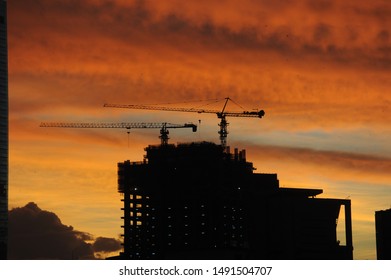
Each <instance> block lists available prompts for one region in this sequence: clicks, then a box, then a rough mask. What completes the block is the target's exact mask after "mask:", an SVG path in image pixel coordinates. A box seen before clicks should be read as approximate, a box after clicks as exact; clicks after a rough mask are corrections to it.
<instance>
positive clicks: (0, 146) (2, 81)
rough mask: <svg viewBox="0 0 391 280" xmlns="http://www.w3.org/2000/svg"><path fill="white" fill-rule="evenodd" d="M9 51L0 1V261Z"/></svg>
mask: <svg viewBox="0 0 391 280" xmlns="http://www.w3.org/2000/svg"><path fill="white" fill-rule="evenodd" d="M7 224H8V51H7V1H5V0H0V259H6V258H7V235H8V227H7Z"/></svg>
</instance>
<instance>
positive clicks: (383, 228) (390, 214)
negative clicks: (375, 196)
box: [375, 209, 391, 260]
mask: <svg viewBox="0 0 391 280" xmlns="http://www.w3.org/2000/svg"><path fill="white" fill-rule="evenodd" d="M375 226H376V254H377V259H378V260H391V209H388V210H381V211H376V212H375Z"/></svg>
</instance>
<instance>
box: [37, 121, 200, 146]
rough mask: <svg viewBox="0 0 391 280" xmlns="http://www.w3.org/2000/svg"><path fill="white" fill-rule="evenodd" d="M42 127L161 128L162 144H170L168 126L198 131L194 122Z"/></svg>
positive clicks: (74, 124)
mask: <svg viewBox="0 0 391 280" xmlns="http://www.w3.org/2000/svg"><path fill="white" fill-rule="evenodd" d="M40 127H59V128H125V129H140V128H160V136H159V138H160V139H161V144H162V145H167V144H168V139H169V138H168V133H169V132H168V128H170V129H171V128H192V130H193V132H196V131H197V125H195V124H192V123H185V124H173V123H144V122H142V123H128V122H122V123H79V122H78V123H75V122H69V123H67V122H43V123H41V125H40Z"/></svg>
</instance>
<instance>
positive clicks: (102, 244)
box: [92, 237, 121, 253]
mask: <svg viewBox="0 0 391 280" xmlns="http://www.w3.org/2000/svg"><path fill="white" fill-rule="evenodd" d="M92 246H93V248H94V250H95V252H103V253H110V252H115V251H118V250H120V249H121V242H120V241H118V240H116V239H113V238H107V237H98V238H97V239H96V240H95V242H94V244H93V245H92Z"/></svg>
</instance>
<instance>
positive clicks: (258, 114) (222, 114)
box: [103, 97, 265, 147]
mask: <svg viewBox="0 0 391 280" xmlns="http://www.w3.org/2000/svg"><path fill="white" fill-rule="evenodd" d="M229 100H231V101H232V99H231V98H229V97H226V98H225V103H224V106H223V109H222V110H221V111H219V110H209V109H198V108H173V107H164V106H153V105H121V104H108V103H106V104H104V105H103V106H104V107H111V108H125V109H141V110H158V111H174V112H193V113H200V114H201V113H209V114H216V115H217V117H218V118H219V119H220V123H219V127H220V130H219V131H218V133H219V135H220V141H221V145H222V146H223V147H226V145H227V136H228V122H227V119H226V117H247V118H262V117H263V116H264V115H265V111H264V110H260V111H257V110H254V111H241V112H240V111H236V112H229V111H225V109H226V107H227V103H228V101H229Z"/></svg>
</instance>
